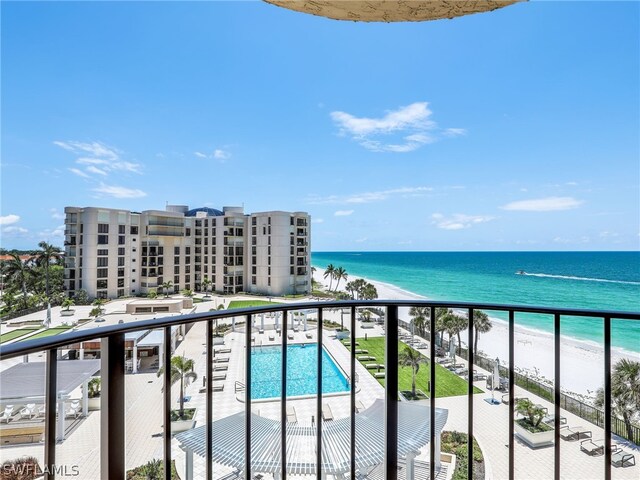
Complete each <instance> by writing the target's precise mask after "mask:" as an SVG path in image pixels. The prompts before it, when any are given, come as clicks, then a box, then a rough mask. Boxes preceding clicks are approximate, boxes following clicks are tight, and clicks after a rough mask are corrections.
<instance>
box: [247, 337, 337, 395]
mask: <svg viewBox="0 0 640 480" xmlns="http://www.w3.org/2000/svg"><path fill="white" fill-rule="evenodd" d="M317 362H318V346H317V345H310V344H306V345H289V346H287V397H294V396H301V395H315V394H316V393H317V391H318V388H317V387H318V370H317ZM281 373H282V347H278V346H275V347H256V348H254V349H253V351H252V355H251V398H252V399H254V400H258V399H262V398H274V397H280V395H281V387H282V381H281V379H282V375H281ZM349 388H350V387H349V382H348V381H347V379H346V378H345V376H344V374H343V373H342V371H341V370H340V368H338V366H337V365H336V364H335V362H334V361H333V359H332V358H331V356H329V354H328V353H327V352H326V351H325V350H324V349H323V350H322V392H323V393H336V392H346V391H349Z"/></svg>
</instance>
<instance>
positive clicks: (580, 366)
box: [314, 269, 640, 396]
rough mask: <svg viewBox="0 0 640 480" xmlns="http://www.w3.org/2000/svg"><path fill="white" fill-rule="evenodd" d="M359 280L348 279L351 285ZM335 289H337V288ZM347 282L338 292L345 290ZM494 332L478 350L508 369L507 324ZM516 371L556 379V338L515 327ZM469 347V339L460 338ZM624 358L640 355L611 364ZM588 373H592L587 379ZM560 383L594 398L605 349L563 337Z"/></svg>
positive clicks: (390, 292)
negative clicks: (554, 341) (554, 342)
mask: <svg viewBox="0 0 640 480" xmlns="http://www.w3.org/2000/svg"><path fill="white" fill-rule="evenodd" d="M357 278H362V277H357V276H349V281H352V280H355V279H357ZM314 279H315V280H316V281H318V282H320V283H321V284H322V285H327V284H328V282H327V280H325V279H324V278H323V272H322V271H320V270H319V269H318V270H317V271H316V272H314ZM365 280H366V281H368V282H370V283H372V284H373V285H375V287H376V289H377V290H378V298H380V299H389V300H414V299H417V300H426V299H427V298H426V297H423V296H421V295H417V294H414V293H412V292H408V291H406V290H403V289H401V288H398V287H396V286H395V285H390V284H387V283H382V282H376V281H374V280H370V279H366V278H365ZM334 284H335V282H334ZM334 286H335V285H334ZM343 287H344V282H341V284H340V287H339V289H340V290H343ZM399 316H400V318H401V319H402V320H406V321H408V320H409V315H408V311H407V309H400V312H399ZM491 318H492V320H493V328H492V329H491V331H490V332H488V333H483V334H481V335H480V338H479V339H478V350H479V351H481V352H484V354H485V355H487V356H488V357H490V358H496V357H497V358H499V359H500V363H501V364H502V365H508V359H509V329H508V324H507V322H505V321H503V320H500V319H497V318H494V317H491ZM514 333H515V367H516V369H517V371H520V372H521V373H523V374H524V373H525V372H528V373H529V374H530V375H531V376H532V377H533V376H537V377H538V378H545V379H548V380H550V381H552V380H553V378H554V363H555V362H554V345H553V335H552V334H550V333H546V332H542V331H537V330H533V329H530V328H525V327H521V326H518V325H516V327H515V332H514ZM461 337H462V342H463V343H466V341H467V335H466V334H465V333H463V334H461ZM621 358H629V359H632V360H635V361H640V355H633V354H632V353H630V352H626V351H622V350H619V349H616V348H612V351H611V363H612V365H614V364H615V363H616V361H618V360H619V359H621ZM585 372H589V374H588V375H585ZM560 382H561V386H562V390H563V391H565V392H574V393H577V394H579V395H586V396H591V395H592V394H593V393H594V392H595V390H596V389H597V388H599V387H601V386H603V385H604V349H602V348H598V347H597V346H596V345H594V344H592V343H589V342H582V341H580V340H577V339H574V338H571V337H565V336H563V337H561V352H560Z"/></svg>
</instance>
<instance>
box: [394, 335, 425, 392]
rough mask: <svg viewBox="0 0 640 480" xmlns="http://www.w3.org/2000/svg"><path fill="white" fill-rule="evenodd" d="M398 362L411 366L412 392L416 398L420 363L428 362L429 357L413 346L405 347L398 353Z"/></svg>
mask: <svg viewBox="0 0 640 480" xmlns="http://www.w3.org/2000/svg"><path fill="white" fill-rule="evenodd" d="M398 363H400V365H402V366H404V367H411V394H412V396H413V398H416V375H418V371H419V370H420V365H421V364H423V363H427V357H425V356H423V355H421V354H420V353H419V352H418V351H417V350H414V349H413V348H410V347H405V348H404V350H402V352H400V355H398ZM432 396H433V394H432Z"/></svg>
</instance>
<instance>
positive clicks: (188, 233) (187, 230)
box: [185, 228, 191, 237]
mask: <svg viewBox="0 0 640 480" xmlns="http://www.w3.org/2000/svg"><path fill="white" fill-rule="evenodd" d="M185 230H186V234H185V235H186V236H187V237H190V236H191V229H190V228H187V229H185Z"/></svg>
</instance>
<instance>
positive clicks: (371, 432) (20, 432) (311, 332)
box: [0, 282, 640, 480]
mask: <svg viewBox="0 0 640 480" xmlns="http://www.w3.org/2000/svg"><path fill="white" fill-rule="evenodd" d="M142 286H143V287H151V286H152V285H151V284H143V285H142ZM241 288H242V287H241V286H238V285H234V284H232V283H230V282H225V285H224V287H223V290H224V292H226V293H236V292H237V291H238V290H239V289H241ZM146 301H149V300H145V302H146ZM163 302H166V300H164V299H158V300H157V306H158V307H162V306H163ZM165 305H166V304H165ZM410 307H421V308H423V309H424V310H423V312H424V315H423V321H422V322H421V323H420V324H419V325H415V324H412V323H411V322H410V320H411V317H409V315H408V310H409V308H410ZM153 308H154V307H152V309H151V311H154V310H153ZM439 309H449V311H448V314H450V315H454V314H455V315H456V316H457V317H458V318H459V319H462V321H461V322H460V325H458V327H457V328H458V331H459V333H453V334H452V335H450V336H449V335H447V334H446V333H441V332H440V331H439V330H438V329H439V328H441V327H439V323H438V322H437V318H436V317H437V316H439V315H443V313H442V312H441V310H439ZM157 311H160V310H157ZM479 312H484V313H487V314H488V315H490V316H491V317H494V316H496V315H497V316H500V318H504V319H505V320H504V322H503V323H501V325H499V326H495V328H496V330H500V331H499V332H494V333H495V334H496V335H498V336H499V337H500V338H499V339H498V341H499V342H500V344H501V345H502V346H503V348H504V356H502V357H500V358H498V359H493V358H488V357H487V356H485V355H484V354H483V353H482V352H481V351H480V350H479V349H478V348H476V347H475V346H474V345H475V341H474V340H472V339H475V338H476V336H475V334H476V332H475V319H476V318H479V315H480V314H479ZM532 314H536V315H545V316H546V317H548V318H550V319H552V321H553V333H552V335H551V340H547V339H546V338H543V337H544V335H531V336H530V338H531V342H532V343H530V344H526V343H522V342H520V341H516V333H517V332H516V328H517V319H518V318H519V317H520V316H522V315H532ZM136 317H137V320H134V319H133V318H131V319H128V320H125V321H124V323H122V324H119V323H117V322H114V323H105V324H102V325H104V326H101V327H89V328H82V327H81V328H80V329H78V330H74V331H67V332H66V333H61V334H59V335H50V336H46V337H41V338H36V339H34V340H28V339H27V340H22V341H21V340H20V339H18V340H13V341H12V342H11V341H9V342H5V343H3V344H2V345H1V346H0V356H1V358H2V362H1V363H0V367H1V368H0V382H1V383H2V386H3V388H2V390H1V391H0V395H1V396H2V398H0V400H1V403H2V405H3V411H4V413H3V415H2V416H3V418H6V421H5V422H2V426H1V428H0V435H2V440H3V446H2V453H3V460H5V461H6V460H16V459H19V458H21V457H23V455H24V452H25V449H28V451H29V454H30V455H34V456H35V457H36V459H37V461H38V462H39V464H40V467H41V468H43V469H44V468H45V467H46V468H47V469H48V470H52V469H53V464H55V466H56V467H61V466H62V465H67V466H68V468H69V469H71V468H72V467H73V468H74V471H77V473H76V474H75V475H74V476H77V478H105V479H111V478H114V479H115V478H118V479H122V478H125V475H127V470H131V469H133V468H135V467H139V466H143V465H146V464H147V463H149V462H151V461H154V460H160V462H161V463H163V464H164V465H165V468H166V470H165V471H168V470H169V468H168V467H169V466H170V465H172V464H173V463H174V462H175V467H176V469H177V472H178V474H179V476H180V478H183V479H189V478H207V479H215V480H222V479H231V478H247V479H248V478H251V479H253V478H262V479H265V480H266V479H269V480H271V479H275V478H282V477H283V476H285V475H286V478H296V479H297V478H302V477H304V476H306V478H327V479H331V480H333V479H337V478H345V479H346V478H357V479H363V480H364V479H376V478H385V479H390V480H398V479H407V480H409V479H418V478H433V479H440V478H442V479H446V478H451V476H452V475H453V474H454V469H458V471H457V473H455V475H457V476H458V477H461V478H470V479H471V478H477V477H474V462H469V463H467V462H460V461H459V460H460V459H459V458H458V459H457V460H456V462H455V465H454V454H452V453H450V452H449V451H448V450H447V449H448V448H450V447H449V445H450V444H451V443H452V442H453V441H454V439H455V442H457V443H459V444H460V445H459V446H457V447H455V448H461V447H463V446H466V448H467V449H469V450H470V451H471V452H470V453H469V454H468V456H469V458H474V457H477V458H479V457H480V453H481V457H482V458H483V461H482V465H483V466H485V467H488V466H490V470H485V475H488V476H485V478H500V479H501V478H505V479H506V478H512V479H515V478H552V477H555V478H561V477H564V478H580V479H582V478H589V479H599V478H603V479H610V478H616V479H618V478H620V479H627V478H628V479H637V478H638V474H639V473H640V466H639V465H637V464H636V463H638V460H640V427H638V426H636V425H634V424H625V421H624V420H623V419H622V418H620V417H618V416H617V413H616V412H615V411H614V410H613V406H612V405H613V404H614V402H613V401H612V400H613V397H612V396H614V395H616V390H615V388H613V387H614V386H615V385H616V384H615V381H616V380H615V379H614V378H613V377H612V369H613V367H614V365H613V359H612V332H613V333H614V334H615V332H619V331H621V329H622V331H624V325H622V326H621V325H619V324H618V323H619V322H623V323H624V322H627V323H630V322H638V321H640V313H637V312H634V313H625V312H611V311H599V310H571V309H553V308H543V307H533V306H514V305H499V304H471V303H459V302H446V301H420V300H407V301H390V300H374V301H354V302H337V301H326V302H317V301H314V302H307V303H298V304H273V305H268V304H267V305H265V306H261V307H253V308H243V309H236V310H220V311H206V312H205V313H200V314H195V315H187V316H173V317H164V318H149V319H147V320H140V318H141V317H144V315H136ZM149 317H151V315H150V316H149ZM320 319H322V321H323V322H324V328H320V329H319V328H318V327H319V325H318V323H319V320H320ZM469 319H473V320H474V321H469ZM107 321H108V320H107ZM573 322H580V323H581V324H584V323H585V322H586V323H589V322H592V324H593V327H594V328H595V329H599V332H600V335H601V338H602V339H603V340H602V341H601V342H600V347H601V349H602V356H601V357H599V359H600V360H599V361H600V362H601V368H600V371H599V372H594V371H582V370H580V369H573V374H572V376H569V375H567V374H565V373H563V372H565V371H566V370H565V369H568V368H570V367H571V365H565V362H566V361H567V356H568V355H569V352H567V351H566V350H565V349H568V348H570V347H569V346H568V345H569V344H567V343H565V339H564V338H561V337H560V333H561V331H564V329H567V330H570V329H571V327H572V323H573ZM494 323H495V322H494ZM96 325H100V324H96ZM247 325H251V326H252V328H246V327H247ZM341 326H342V327H344V328H339V329H338V331H335V329H336V327H341ZM612 326H613V328H612ZM218 327H220V329H219V330H218ZM222 327H223V328H222ZM498 327H499V328H498ZM214 332H224V334H223V333H218V334H217V335H214ZM429 332H437V333H436V334H435V335H434V336H433V339H432V338H431V336H430V335H429ZM319 333H320V334H319ZM485 335H488V334H486V333H480V337H479V338H480V341H481V342H482V339H483V338H484V337H485ZM458 336H460V339H461V340H462V342H458ZM336 337H338V338H340V339H341V340H337V339H336ZM431 340H433V341H431ZM220 341H224V345H218V344H219V343H220ZM203 342H204V346H203ZM544 342H548V343H549V344H550V345H552V354H551V356H552V357H553V361H554V365H555V367H554V369H555V375H553V376H552V378H549V377H547V378H544V379H542V378H538V379H536V378H533V377H532V375H530V374H527V373H526V372H524V371H523V370H521V369H520V368H519V367H518V365H519V361H520V360H521V359H522V358H524V357H530V356H532V355H536V354H537V355H541V354H542V353H541V352H542V351H543V350H544V348H546V347H545V345H546V344H544ZM290 343H291V345H290ZM260 344H262V345H267V344H269V345H272V348H270V349H269V350H265V349H262V348H257V347H258V346H259V345H260ZM302 344H303V345H304V348H302V347H301V345H302ZM247 346H255V347H256V348H246V347H247ZM352 346H353V348H352ZM410 347H411V349H412V350H411V351H412V352H414V353H413V355H418V354H419V356H418V357H416V358H420V359H422V360H421V365H420V368H419V371H418V373H417V375H416V382H417V387H418V388H417V390H416V394H417V395H418V396H421V395H423V396H424V397H423V399H422V400H418V401H411V400H409V398H411V396H412V393H411V383H412V374H411V367H404V366H402V365H401V364H400V363H401V362H399V358H403V357H404V356H406V355H407V354H406V353H405V352H407V351H408V350H409V348H410ZM203 350H204V351H203ZM162 352H167V353H168V354H167V355H163V354H162ZM285 352H286V355H284V353H285ZM309 352H311V354H310V355H309ZM318 352H322V354H318ZM536 352H538V353H536ZM172 354H173V355H172ZM27 355H28V356H29V358H28V360H29V361H28V362H26V361H25V356H27ZM265 355H276V356H275V357H273V358H272V357H269V361H267V359H266V357H265ZM298 355H306V357H302V356H298ZM172 356H185V357H187V358H191V359H193V361H194V373H196V375H197V379H196V381H194V382H192V383H191V384H190V385H188V386H187V387H186V390H185V395H186V396H188V397H190V400H189V401H188V402H186V403H184V407H185V409H187V413H188V414H189V415H192V418H191V420H189V421H188V422H185V421H182V423H180V422H177V421H172V416H175V415H177V414H176V413H175V411H176V410H178V409H179V403H178V402H176V394H177V393H178V391H179V382H178V383H176V384H174V382H172V376H171V368H170V366H171V359H172ZM303 359H304V360H303ZM229 365H234V368H229ZM235 365H238V366H241V367H239V368H236V367H235ZM327 365H328V366H329V368H328V369H327ZM160 367H163V369H164V370H163V371H164V373H161V374H160V381H158V379H157V371H158V368H160ZM561 373H562V375H561ZM594 375H598V376H599V377H600V381H601V382H602V385H603V386H604V388H603V396H604V402H603V408H602V409H599V408H596V407H594V406H591V405H589V404H586V403H584V402H583V401H581V399H579V398H575V397H573V396H572V394H571V393H570V392H564V391H563V389H562V387H563V384H564V383H566V382H569V381H573V380H575V378H573V377H576V376H577V377H578V380H579V379H591V378H592V377H593V376H594ZM92 378H101V391H102V394H101V395H100V396H99V398H98V399H97V401H96V402H93V403H91V402H90V401H89V399H88V398H87V397H86V396H85V395H84V392H86V391H88V390H87V387H88V382H89V381H90V380H91V379H92ZM301 378H303V379H305V381H301V380H300V379H301ZM203 379H206V381H204V383H203ZM430 392H434V395H433V397H435V398H434V401H430V400H429V397H430ZM523 397H526V398H528V399H529V400H530V403H531V404H532V405H536V408H537V409H538V411H539V412H542V413H541V415H544V416H543V417H541V418H542V419H541V424H544V425H545V427H544V428H545V429H547V430H548V432H551V434H548V433H547V432H545V433H547V436H548V439H547V441H548V442H550V446H549V447H548V448H531V447H530V446H529V445H527V443H526V442H527V440H526V438H527V434H523V433H519V432H520V430H519V429H520V425H521V424H522V422H523V421H524V420H523V419H524V417H522V416H521V415H520V414H519V413H518V412H517V411H516V409H515V408H514V404H516V403H517V402H519V400H518V399H519V398H523ZM91 405H94V406H93V407H92V406H91ZM519 405H520V406H519V408H518V410H520V409H521V408H520V407H521V406H522V405H524V404H523V403H519ZM10 406H11V407H12V408H10ZM93 408H97V410H92V409H93ZM159 425H161V426H160V427H159ZM454 431H455V432H457V433H455V434H454V433H451V432H454ZM473 438H475V439H476V440H477V443H475V442H473V440H472V439H473ZM25 444H26V445H25ZM131 444H133V445H144V446H145V448H139V449H131V448H128V445H131ZM478 449H480V452H478V451H477V450H478ZM632 459H635V460H636V463H634V462H633V460H632ZM456 465H457V466H456ZM283 474H284V475H283ZM58 476H60V475H58Z"/></svg>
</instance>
